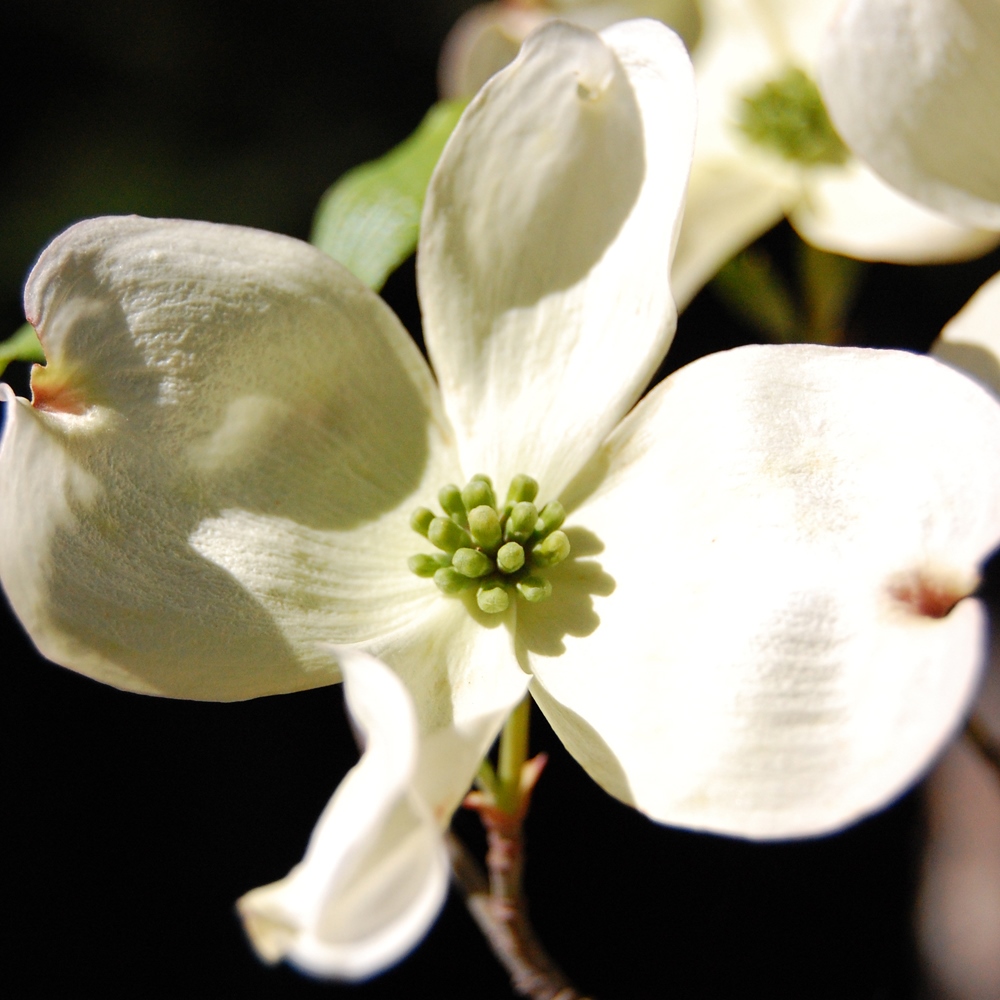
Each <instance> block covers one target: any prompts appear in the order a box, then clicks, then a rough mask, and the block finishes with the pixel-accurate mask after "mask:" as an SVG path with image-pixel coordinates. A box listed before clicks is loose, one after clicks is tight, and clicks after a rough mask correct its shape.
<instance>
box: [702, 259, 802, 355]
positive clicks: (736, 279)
mask: <svg viewBox="0 0 1000 1000" xmlns="http://www.w3.org/2000/svg"><path fill="white" fill-rule="evenodd" d="M711 287H712V290H713V291H714V292H715V294H716V295H718V296H719V298H720V299H722V301H723V303H724V304H725V305H726V307H727V308H728V309H729V310H730V311H731V312H732V313H734V314H735V315H736V316H738V317H739V318H740V319H742V320H743V321H744V322H745V323H748V324H749V325H750V326H752V327H754V328H756V329H757V330H759V331H760V333H762V334H763V335H764V336H765V337H766V338H767V339H768V340H771V341H777V342H778V343H779V344H783V343H790V342H792V341H796V340H800V339H801V337H799V336H798V333H799V329H800V326H801V323H800V321H799V316H798V310H797V309H796V307H795V300H794V299H793V298H792V294H791V292H790V291H789V290H788V286H787V284H786V283H785V280H784V279H783V278H782V276H781V274H780V272H779V271H778V269H777V267H775V264H774V261H773V260H771V257H770V255H769V254H768V253H767V251H765V250H763V249H762V248H760V247H749V248H748V249H746V250H744V251H743V252H742V253H740V254H737V255H736V256H735V257H734V258H733V259H732V260H731V261H729V263H728V264H726V265H725V266H724V267H723V268H722V269H721V270H720V271H719V273H718V274H717V275H716V276H715V277H714V278H713V279H712V285H711Z"/></svg>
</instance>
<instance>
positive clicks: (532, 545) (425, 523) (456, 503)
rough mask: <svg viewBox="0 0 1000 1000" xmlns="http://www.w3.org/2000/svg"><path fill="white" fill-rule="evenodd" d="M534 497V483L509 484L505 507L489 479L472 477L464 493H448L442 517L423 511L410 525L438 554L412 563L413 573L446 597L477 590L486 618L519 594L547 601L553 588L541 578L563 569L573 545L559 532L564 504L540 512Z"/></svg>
mask: <svg viewBox="0 0 1000 1000" xmlns="http://www.w3.org/2000/svg"><path fill="white" fill-rule="evenodd" d="M536 496H538V483H537V482H535V480H534V479H532V478H531V476H520V475H519V476H515V477H514V478H513V479H512V480H511V484H510V489H508V490H507V500H506V502H505V503H504V504H503V506H502V507H501V506H500V505H499V504H497V500H496V496H495V494H494V493H493V483H492V481H491V480H490V477H489V476H483V475H476V476H473V477H472V478H471V479H470V480H469V481H468V482H467V483H466V484H465V486H464V488H462V489H459V488H458V487H457V486H455V485H454V484H449V485H447V486H443V487H442V488H441V490H440V491H439V493H438V503H440V504H441V509H442V510H443V511H444V515H443V516H442V515H437V514H435V513H434V511H432V510H430V509H429V508H427V507H418V508H417V509H416V510H415V511H414V512H413V515H412V516H411V517H410V527H411V528H413V530H414V531H416V532H417V533H418V534H420V535H423V536H424V538H426V539H427V540H428V541H429V542H431V543H432V544H433V545H434V546H436V547H437V548H438V549H440V553H438V554H435V555H427V554H424V553H421V554H419V555H415V556H410V559H409V566H410V569H411V570H412V571H413V572H414V573H416V574H417V576H423V577H433V578H434V582H435V583H436V584H437V585H438V587H439V588H440V589H441V590H442V591H443V592H444V593H446V594H459V593H461V592H462V591H465V590H470V589H472V588H475V590H476V603H477V604H478V605H479V607H480V608H481V609H482V610H483V611H485V612H487V613H488V614H499V613H500V612H501V611H505V610H506V609H507V607H508V605H509V604H510V598H511V594H512V593H513V592H514V591H517V593H519V594H520V595H521V596H522V597H523V598H524V599H525V600H526V601H532V602H535V601H543V600H545V598H546V597H548V596H549V595H550V594H551V593H552V584H551V583H549V581H548V580H546V579H545V578H544V577H541V576H539V575H538V573H537V571H538V570H539V569H545V568H546V567H549V566H555V565H556V564H557V563H561V562H562V561H563V560H564V559H565V558H566V557H567V556H568V555H569V539H568V538H567V537H566V533H565V532H563V531H560V530H559V528H560V526H561V525H562V523H563V521H564V520H565V519H566V512H565V511H564V510H563V506H562V504H561V503H559V501H558V500H552V501H550V502H549V503H547V504H546V505H545V506H544V507H542V509H541V510H539V509H538V508H537V507H536V506H535V503H534V500H535V497H536Z"/></svg>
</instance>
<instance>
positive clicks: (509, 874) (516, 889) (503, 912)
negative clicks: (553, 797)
mask: <svg viewBox="0 0 1000 1000" xmlns="http://www.w3.org/2000/svg"><path fill="white" fill-rule="evenodd" d="M530 713H531V703H530V701H529V700H528V699H527V698H525V699H524V700H523V701H522V702H521V703H520V704H519V705H518V706H517V707H516V708H515V709H514V711H513V712H511V714H510V716H509V717H508V719H507V722H506V723H505V724H504V728H503V732H502V733H501V736H500V748H499V752H498V758H497V769H496V772H494V771H493V768H492V767H491V766H490V764H489V762H488V761H484V762H483V765H484V766H483V770H481V771H480V779H479V782H478V784H479V790H478V791H475V792H470V793H469V795H467V796H466V798H465V806H466V808H468V809H472V810H474V811H475V812H477V813H478V814H479V818H480V820H481V821H482V824H483V827H484V828H485V830H486V844H487V850H486V872H484V871H483V870H482V868H481V867H480V865H479V863H478V862H477V861H476V860H475V858H474V857H473V856H472V854H471V852H470V851H469V849H468V848H467V847H466V846H465V845H464V844H463V843H462V841H461V840H459V838H458V837H456V836H455V834H454V833H449V834H448V836H447V847H448V854H449V858H450V860H451V870H452V877H453V878H454V880H455V883H456V884H457V886H458V888H459V889H460V890H461V892H462V895H463V896H464V897H465V903H466V906H467V907H468V909H469V912H470V913H471V914H472V917H473V919H474V920H475V921H476V924H477V925H478V926H479V929H480V930H481V931H482V932H483V935H484V936H485V938H486V940H487V942H488V943H489V945H490V948H491V949H492V950H493V953H494V955H496V957H497V959H498V960H499V961H500V963H501V965H503V967H504V968H505V969H506V970H507V972H508V974H509V975H510V979H511V985H512V986H513V987H514V989H515V991H516V992H517V993H518V994H519V995H520V996H524V997H530V998H531V1000H585V998H584V996H583V994H582V993H580V992H579V991H578V990H577V989H576V987H575V986H573V985H572V984H571V983H570V981H569V980H568V979H567V977H566V975H565V973H564V972H563V971H562V970H561V969H560V968H559V966H558V965H556V963H555V962H554V961H553V960H552V958H551V956H550V955H549V954H548V952H547V951H546V950H545V948H544V947H543V946H542V944H541V943H540V942H539V940H538V937H537V936H536V934H535V930H534V928H533V927H532V925H531V921H530V920H529V918H528V901H527V897H526V896H525V893H524V887H523V882H522V874H523V872H524V818H525V816H526V815H527V812H528V807H529V805H530V803H531V796H532V793H533V791H534V788H535V785H536V783H537V782H538V778H539V776H540V775H541V773H542V769H543V768H544V767H545V764H546V762H547V759H548V758H547V757H546V755H545V754H538V755H537V756H536V757H533V758H531V759H530V760H529V759H528V735H529V726H530Z"/></svg>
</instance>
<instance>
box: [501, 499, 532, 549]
mask: <svg viewBox="0 0 1000 1000" xmlns="http://www.w3.org/2000/svg"><path fill="white" fill-rule="evenodd" d="M537 521H538V508H537V507H536V506H535V505H534V504H533V503H527V502H523V503H516V504H514V508H513V510H511V512H510V517H508V518H507V525H506V528H505V530H504V538H505V539H506V541H508V542H526V541H527V540H528V539H529V538H530V537H531V533H532V532H533V531H534V530H535V524H536V522H537Z"/></svg>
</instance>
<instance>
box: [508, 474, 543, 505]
mask: <svg viewBox="0 0 1000 1000" xmlns="http://www.w3.org/2000/svg"><path fill="white" fill-rule="evenodd" d="M536 496H538V483H537V482H536V481H535V480H534V479H532V478H531V476H525V475H517V476H515V477H514V478H513V479H512V480H511V481H510V488H509V489H508V490H507V503H509V504H510V505H511V506H513V505H514V504H516V503H530V502H531V501H532V500H534V499H535V497H536Z"/></svg>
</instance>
